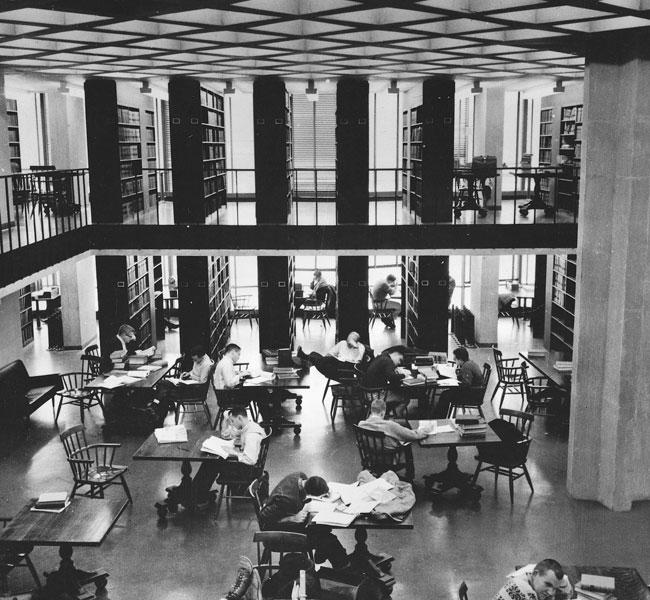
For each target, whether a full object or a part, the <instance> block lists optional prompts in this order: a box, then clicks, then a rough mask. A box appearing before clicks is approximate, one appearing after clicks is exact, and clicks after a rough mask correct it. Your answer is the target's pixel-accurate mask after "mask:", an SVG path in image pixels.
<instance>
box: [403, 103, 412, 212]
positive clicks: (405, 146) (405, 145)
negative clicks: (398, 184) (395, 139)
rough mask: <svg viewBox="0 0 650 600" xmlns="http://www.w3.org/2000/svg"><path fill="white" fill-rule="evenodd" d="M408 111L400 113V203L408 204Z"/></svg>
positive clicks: (409, 138)
mask: <svg viewBox="0 0 650 600" xmlns="http://www.w3.org/2000/svg"><path fill="white" fill-rule="evenodd" d="M409 129H410V128H409V111H408V110H405V111H403V112H402V201H403V202H408V200H409V183H410V182H409V165H410V163H409V160H410V156H411V149H410V145H409V142H410V141H411V133H410V130H409Z"/></svg>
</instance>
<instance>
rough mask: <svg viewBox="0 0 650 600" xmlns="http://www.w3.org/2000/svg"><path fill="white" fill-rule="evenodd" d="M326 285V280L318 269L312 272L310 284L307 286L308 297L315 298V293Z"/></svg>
mask: <svg viewBox="0 0 650 600" xmlns="http://www.w3.org/2000/svg"><path fill="white" fill-rule="evenodd" d="M327 285H329V284H328V283H327V280H326V279H325V278H324V277H323V274H322V273H321V272H320V271H319V270H318V269H316V270H315V271H314V275H313V277H312V280H311V283H310V284H309V288H310V289H311V293H310V296H313V297H314V298H315V297H316V292H317V291H318V290H320V289H321V288H324V287H326V286H327Z"/></svg>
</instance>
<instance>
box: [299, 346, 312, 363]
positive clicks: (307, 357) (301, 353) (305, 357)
mask: <svg viewBox="0 0 650 600" xmlns="http://www.w3.org/2000/svg"><path fill="white" fill-rule="evenodd" d="M296 354H297V356H298V358H299V359H300V360H309V356H307V355H306V354H305V353H304V351H303V349H302V346H298V349H297V350H296Z"/></svg>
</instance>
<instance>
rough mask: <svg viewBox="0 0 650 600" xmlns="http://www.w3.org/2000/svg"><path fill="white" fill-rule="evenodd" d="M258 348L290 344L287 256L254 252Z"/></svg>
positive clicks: (285, 346)
mask: <svg viewBox="0 0 650 600" xmlns="http://www.w3.org/2000/svg"><path fill="white" fill-rule="evenodd" d="M257 277H258V282H259V326H260V349H265V348H276V349H277V348H288V347H289V346H290V345H291V326H292V324H291V319H290V316H289V312H290V306H289V290H288V285H289V259H288V257H286V256H258V257H257Z"/></svg>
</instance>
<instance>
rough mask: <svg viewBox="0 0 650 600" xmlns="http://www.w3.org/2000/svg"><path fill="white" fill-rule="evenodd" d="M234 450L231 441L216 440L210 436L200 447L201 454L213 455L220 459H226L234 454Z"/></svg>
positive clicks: (214, 436)
mask: <svg viewBox="0 0 650 600" xmlns="http://www.w3.org/2000/svg"><path fill="white" fill-rule="evenodd" d="M234 450H235V445H234V442H233V440H223V439H221V438H218V437H217V436H216V435H213V436H210V437H209V438H208V439H207V440H205V441H204V442H203V445H202V446H201V452H207V453H208V454H215V455H216V456H220V457H221V458H228V457H229V456H230V455H231V454H233V453H234Z"/></svg>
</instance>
